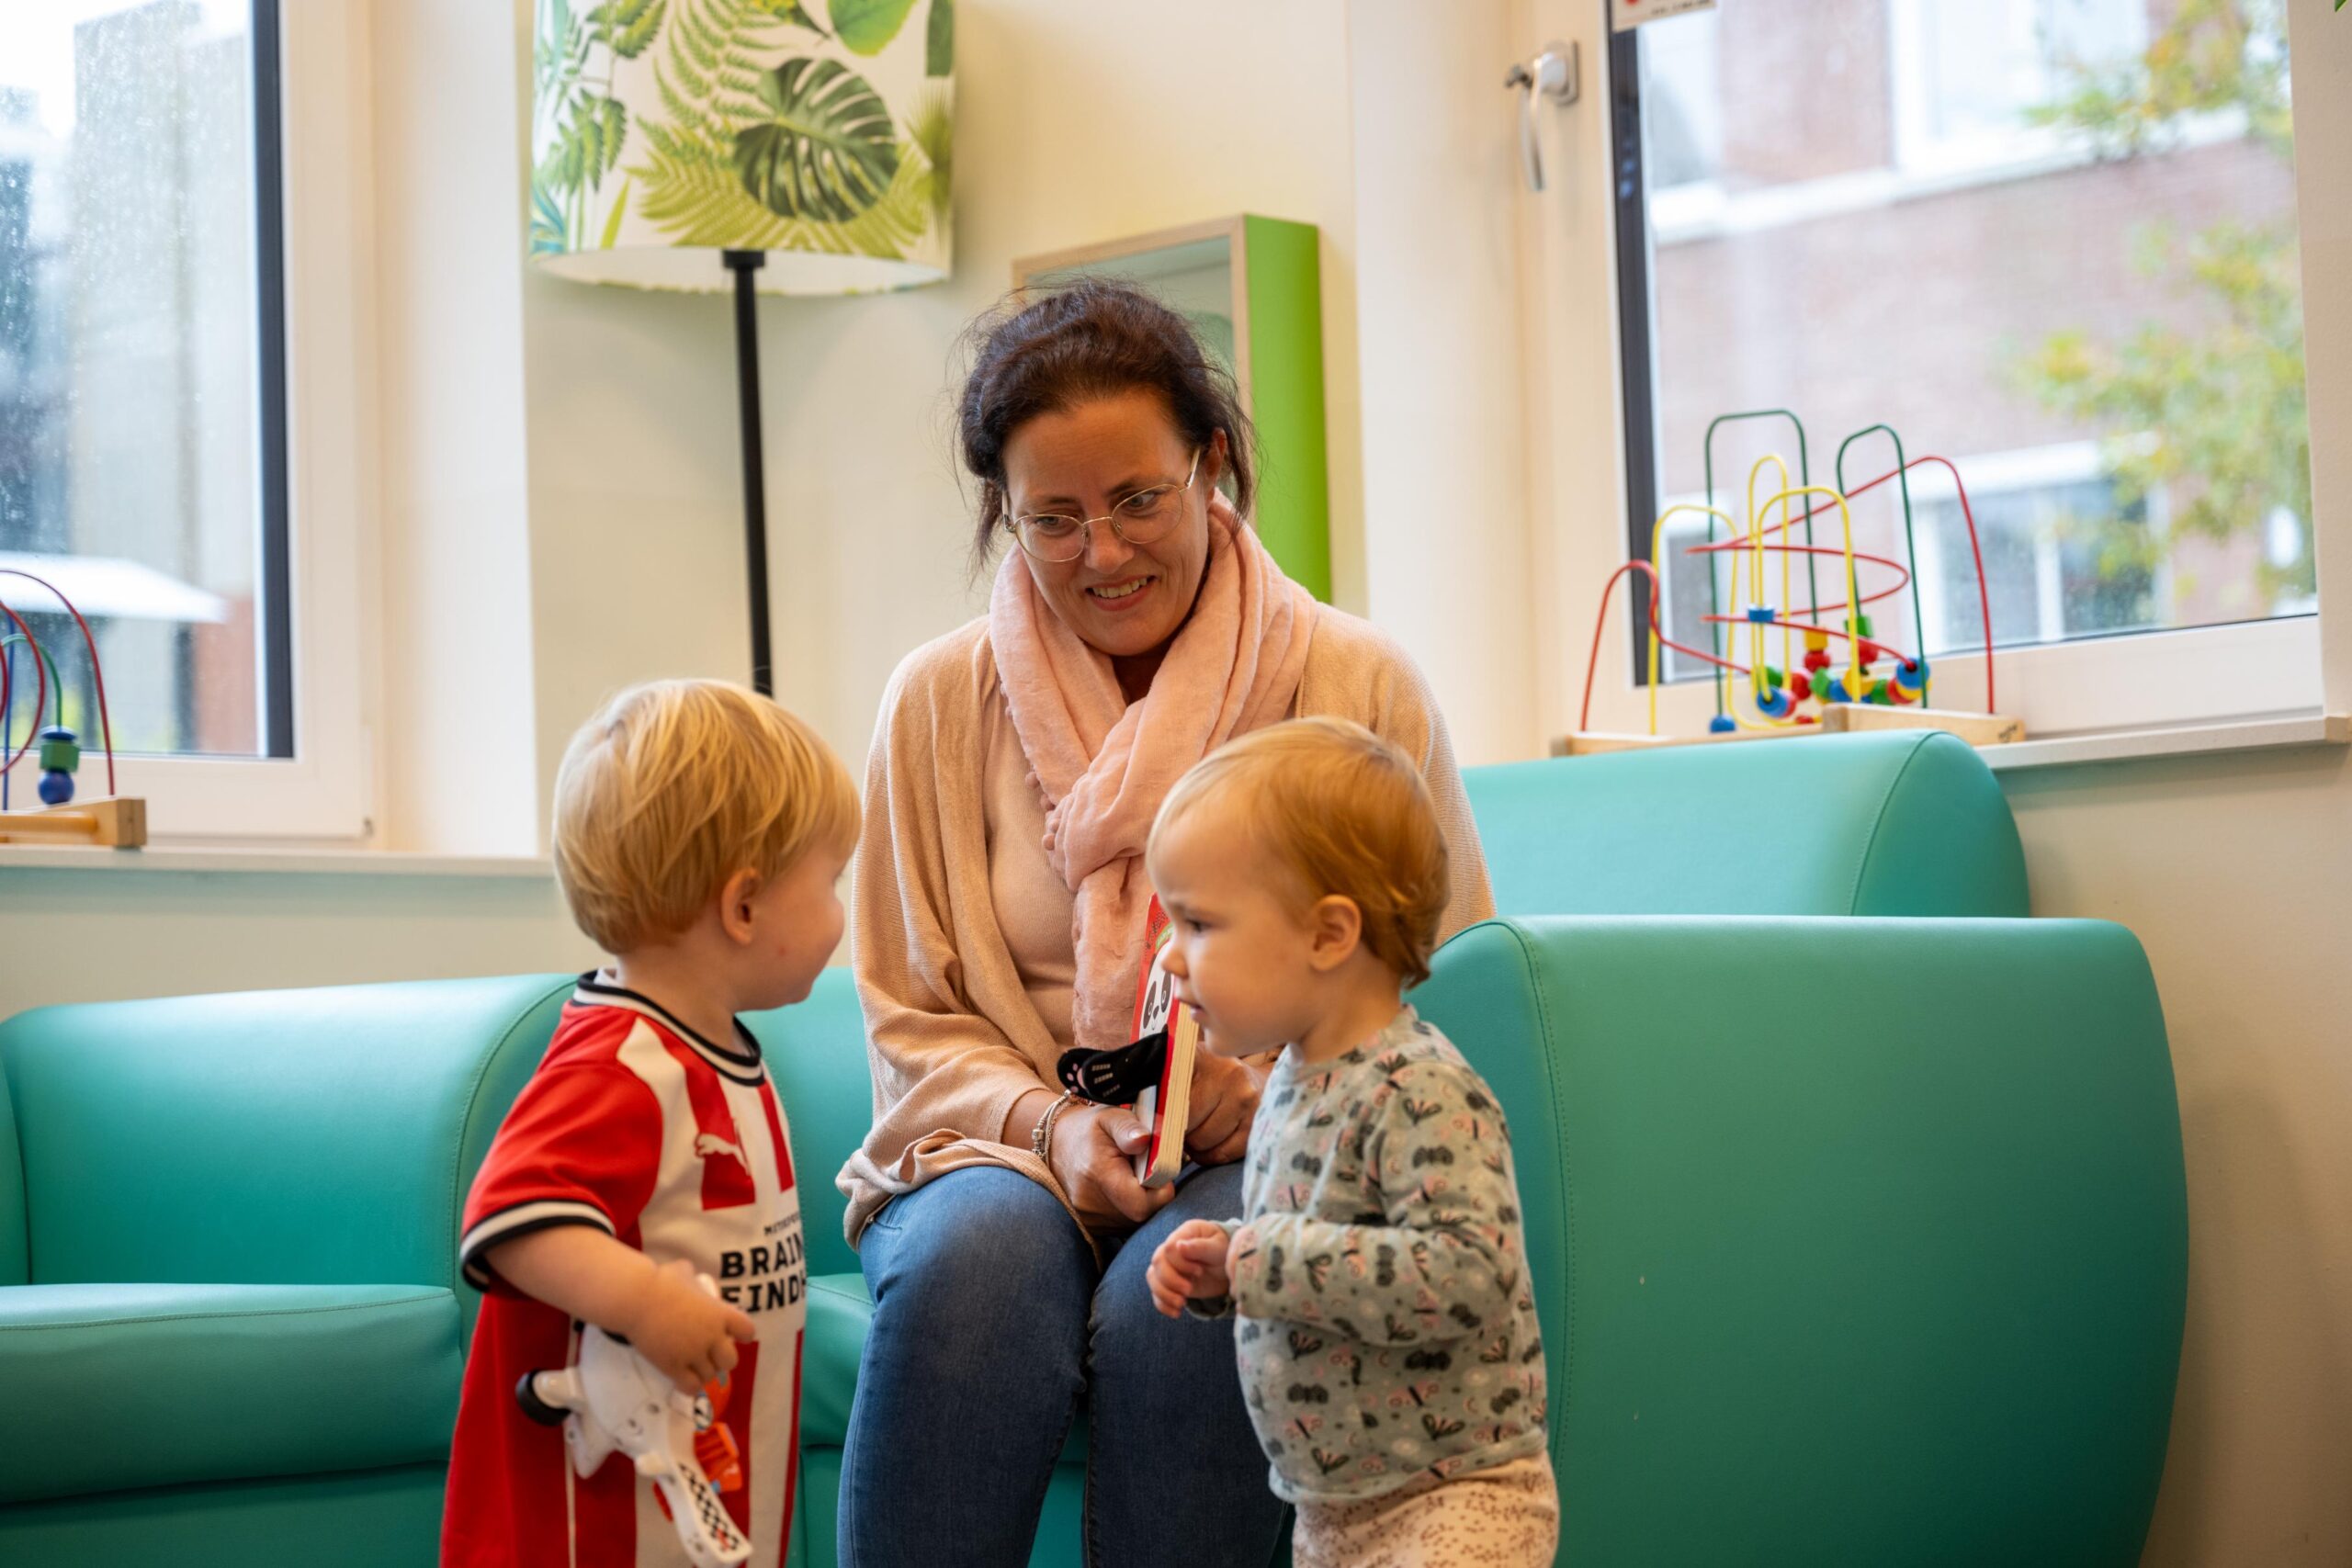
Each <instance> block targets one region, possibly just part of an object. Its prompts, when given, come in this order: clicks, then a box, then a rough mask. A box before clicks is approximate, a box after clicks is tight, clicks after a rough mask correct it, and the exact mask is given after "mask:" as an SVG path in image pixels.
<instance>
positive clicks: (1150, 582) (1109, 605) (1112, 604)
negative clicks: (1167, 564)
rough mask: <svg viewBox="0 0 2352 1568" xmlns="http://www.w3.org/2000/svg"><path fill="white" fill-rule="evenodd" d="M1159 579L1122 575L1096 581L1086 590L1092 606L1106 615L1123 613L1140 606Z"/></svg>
mask: <svg viewBox="0 0 2352 1568" xmlns="http://www.w3.org/2000/svg"><path fill="white" fill-rule="evenodd" d="M1158 582H1159V578H1157V577H1155V576H1151V575H1148V574H1147V575H1144V576H1141V577H1122V578H1118V579H1116V580H1114V581H1110V582H1098V583H1096V584H1094V585H1093V586H1092V587H1091V588H1089V589H1088V590H1087V591H1086V596H1087V598H1089V599H1090V600H1091V601H1093V604H1094V607H1095V608H1096V609H1098V610H1100V611H1102V612H1103V614H1104V615H1127V614H1129V613H1131V612H1133V611H1135V610H1136V609H1139V608H1140V607H1142V605H1143V604H1145V602H1146V601H1147V600H1148V599H1149V597H1150V592H1149V591H1150V590H1151V589H1152V588H1153V587H1154V586H1155V585H1157V584H1158Z"/></svg>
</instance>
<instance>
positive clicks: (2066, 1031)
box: [1413, 917, 2188, 1568]
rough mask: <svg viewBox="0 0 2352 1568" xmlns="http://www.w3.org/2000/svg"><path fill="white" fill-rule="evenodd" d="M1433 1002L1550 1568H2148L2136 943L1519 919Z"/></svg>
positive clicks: (2173, 1187) (2174, 1270)
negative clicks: (1554, 1491) (1496, 1187)
mask: <svg viewBox="0 0 2352 1568" xmlns="http://www.w3.org/2000/svg"><path fill="white" fill-rule="evenodd" d="M1841 957H1843V958H1845V959H1847V960H1849V961H1850V962H1848V963H1843V964H1841V963H1840V962H1839V960H1840V958H1841ZM1791 976H1798V977H1799V978H1797V979H1795V980H1792V978H1791ZM1413 1000H1414V1002H1415V1004H1416V1005H1417V1006H1418V1007H1419V1008H1420V1010H1421V1011H1422V1015H1423V1016H1424V1017H1425V1018H1427V1019H1428V1020H1429V1021H1431V1022H1432V1023H1434V1024H1436V1025H1437V1026H1438V1027H1439V1028H1441V1029H1442V1030H1444V1031H1445V1032H1446V1033H1447V1034H1448V1035H1449V1036H1451V1037H1452V1038H1453V1041H1454V1043H1456V1044H1457V1045H1459V1046H1460V1047H1461V1049H1462V1051H1463V1053H1464V1055H1465V1056H1467V1057H1468V1058H1469V1060H1470V1061H1471V1063H1472V1064H1473V1065H1474V1066H1476V1067H1477V1068H1478V1069H1479V1071H1480V1072H1481V1073H1482V1074H1484V1075H1485V1076H1486V1077H1487V1079H1488V1080H1489V1082H1490V1083H1491V1084H1492V1085H1493V1087H1494V1089H1495V1090H1496V1092H1497V1097H1498V1100H1500V1102H1501V1104H1502V1106H1503V1110H1504V1113H1505V1116H1506V1118H1507V1119H1508V1122H1509V1125H1510V1132H1511V1139H1512V1150H1513V1156H1514V1160H1515V1164H1516V1168H1517V1174H1518V1179H1519V1186H1520V1192H1521V1200H1522V1203H1523V1207H1524V1213H1525V1215H1526V1234H1527V1249H1528V1261H1529V1267H1530V1269H1531V1275H1532V1280H1533V1281H1534V1285H1535V1292H1536V1304H1537V1309H1538V1314H1539V1316H1540V1318H1541V1320H1542V1325H1543V1332H1544V1346H1545V1349H1546V1353H1547V1365H1546V1372H1547V1374H1548V1377H1549V1382H1550V1391H1551V1410H1550V1415H1551V1423H1552V1442H1553V1454H1554V1458H1555V1465H1556V1468H1557V1471H1558V1473H1559V1477H1560V1487H1561V1494H1562V1500H1563V1531H1564V1533H1563V1545H1562V1553H1561V1559H1560V1560H1561V1561H1562V1562H1718V1561H1724V1560H1726V1559H1727V1558H1732V1557H1736V1558H1737V1559H1738V1560H1740V1561H1743V1562H1808V1563H1865V1562H1919V1561H1925V1560H1933V1561H1936V1562H2066V1563H2076V1564H2111V1565H2113V1568H2127V1565H2129V1564H2132V1563H2136V1562H2138V1560H2139V1555H2140V1551H2141V1547H2142V1545H2143V1540H2144V1536H2145V1532H2146V1529H2147V1526H2148V1521H2149V1518H2150V1517H2151V1515H2152V1512H2153V1510H2154V1502H2155V1493H2156V1486H2157V1482H2158V1480H2159V1477H2160V1476H2161V1474H2162V1472H2163V1468H2164V1457H2165V1439H2166V1434H2167V1431H2168V1428H2169V1422H2170V1416H2171V1410H2172V1399H2173V1389H2174V1380H2175V1376H2176V1373H2177V1367H2178V1360H2179V1353H2180V1343H2181V1340H2180V1336H2181V1327H2182V1323H2183V1317H2184V1313H2185V1308H2186V1303H2187V1283H2188V1208H2187V1190H2186V1185H2185V1182H2184V1179H2183V1168H2182V1157H2181V1140H2180V1123H2179V1115H2178V1107H2177V1100H2176V1099H2175V1094H2174V1089H2173V1080H2172V1069H2171V1060H2170V1056H2169V1055H2168V1052H2167V1050H2166V1046H2165V1029H2164V1021H2163V1016H2162V1014H2161V1012H2160V1010H2159V1009H2158V1006H2157V1000H2156V992H2155V986H2154V980H2153V978H2152V977H2151V976H2150V974H2149V972H2148V966H2147V961H2146V959H2145V957H2144V955H2143V953H2142V952H2141V950H2140V947H2139V944H2138V943H2137V942H2134V941H2133V939H2132V937H2131V933H2130V932H2128V931H2124V930H2122V929H2121V928H2120V927H2117V926H2112V925H2108V924H2105V923H2102V922H2096V921H2083V920H2013V919H1990V920H1983V919H1978V920H1957V919H1854V920H1826V919H1705V918H1667V919H1643V918H1623V917H1616V918H1609V919H1528V920H1498V921H1488V922H1486V923H1484V924H1481V925H1477V926H1474V927H1472V928H1471V929H1469V930H1468V931H1464V932H1463V933H1462V934H1461V935H1459V936H1457V937H1455V938H1454V940H1453V942H1450V943H1448V944H1447V945H1446V947H1445V948H1444V949H1443V950H1442V952H1441V953H1439V954H1438V956H1437V962H1436V965H1435V973H1434V974H1433V976H1432V977H1431V978H1430V980H1429V982H1428V983H1427V984H1425V985H1423V986H1422V987H1419V989H1418V990H1417V991H1416V992H1415V994H1414V997H1413ZM1734 1543H1736V1545H1735V1544H1734Z"/></svg>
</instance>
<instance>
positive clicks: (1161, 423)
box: [1004, 391, 1225, 659]
mask: <svg viewBox="0 0 2352 1568" xmlns="http://www.w3.org/2000/svg"><path fill="white" fill-rule="evenodd" d="M1200 459H1201V464H1200V470H1199V472H1198V473H1197V474H1195V475H1194V476H1193V485H1192V488H1191V489H1190V490H1188V491H1183V492H1182V494H1180V495H1177V496H1174V497H1173V498H1171V499H1172V503H1173V504H1174V505H1175V506H1176V507H1177V509H1178V514H1177V519H1176V524H1175V525H1174V526H1173V527H1171V528H1170V529H1169V530H1168V532H1167V533H1165V534H1162V535H1161V536H1159V538H1157V539H1154V540H1152V541H1151V542H1150V543H1149V544H1148V545H1131V544H1128V543H1127V542H1126V541H1125V540H1124V539H1122V538H1120V537H1119V536H1118V534H1117V533H1116V532H1115V531H1114V529H1113V528H1112V526H1111V525H1110V524H1108V523H1095V524H1092V525H1090V526H1089V527H1088V528H1087V530H1086V547H1085V549H1084V551H1083V552H1082V553H1080V556H1079V557H1078V558H1077V559H1075V560H1067V561H1041V560H1039V559H1037V558H1035V556H1032V555H1028V554H1026V553H1024V554H1023V556H1022V559H1023V562H1024V563H1025V564H1026V565H1027V566H1028V568H1029V575H1030V578H1031V579H1032V581H1035V583H1036V584H1037V592H1040V593H1042V594H1044V595H1045V598H1046V604H1050V605H1052V606H1053V610H1054V614H1056V615H1059V616H1060V617H1061V618H1062V622H1063V624H1064V625H1066V626H1069V628H1070V629H1071V630H1072V631H1074V632H1076V633H1077V634H1078V635H1079V636H1080V637H1083V638H1085V639H1086V641H1087V642H1088V643H1090V644H1091V645H1092V646H1093V647H1095V648H1097V649H1101V650H1102V651H1103V652H1104V653H1106V654H1109V655H1110V656H1111V657H1112V658H1114V659H1123V658H1134V657H1136V656H1137V655H1139V654H1145V653H1149V652H1151V651H1152V650H1153V649H1157V648H1159V647H1160V646H1161V645H1163V644H1164V643H1166V642H1167V641H1168V639H1169V638H1170V637H1174V636H1175V635H1176V628H1177V627H1179V626H1182V625H1183V624H1184V617H1185V616H1186V615H1190V614H1191V613H1192V609H1193V595H1194V594H1196V593H1197V592H1199V591H1200V586H1201V574H1202V573H1203V572H1204V570H1207V566H1208V558H1209V497H1210V495H1212V494H1213V493H1214V492H1215V491H1216V482H1217V479H1219V478H1220V477H1221V476H1222V475H1223V473H1224V470H1225V437H1224V435H1223V434H1219V435H1217V436H1216V439H1215V441H1214V442H1213V443H1212V444H1211V445H1210V446H1208V447H1207V448H1206V449H1205V450H1204V451H1203V452H1202V453H1201V455H1200ZM1192 466H1193V448H1191V447H1189V446H1186V445H1185V444H1184V439H1183V437H1182V435H1181V434H1178V432H1177V429H1176V425H1175V422H1174V421H1172V420H1170V418H1169V417H1168V407H1167V404H1166V403H1165V402H1164V401H1163V400H1161V399H1160V398H1159V397H1158V396H1157V395H1155V394H1153V393H1150V392H1146V391H1135V392H1120V393H1116V394H1114V395H1112V396H1109V397H1103V398H1097V399H1094V400H1091V401H1089V402H1083V403H1080V404H1078V405H1076V406H1075V407H1072V408H1069V409H1067V410H1065V411H1063V412H1058V413H1042V414H1039V415H1037V416H1036V417H1035V418H1034V419H1032V420H1030V421H1028V422H1027V423H1024V424H1023V425H1022V426H1021V427H1020V428H1019V429H1017V430H1015V431H1014V432H1013V433H1012V437H1011V438H1010V439H1009V440H1007V441H1006V442H1005V444H1004V488H1005V498H1006V502H1007V504H1008V505H1009V506H1010V507H1011V508H1012V515H1013V516H1015V517H1025V516H1032V515H1035V514H1037V513H1060V514H1061V515H1064V516H1069V517H1098V518H1099V517H1103V516H1104V515H1106V514H1108V513H1110V511H1111V510H1112V508H1114V507H1115V506H1117V505H1118V504H1119V502H1121V501H1123V500H1125V498H1127V497H1128V496H1131V495H1133V494H1135V493H1136V491H1141V490H1148V489H1150V488H1151V487H1153V486H1154V485H1166V484H1182V483H1183V482H1184V476H1185V474H1186V473H1187V472H1188V471H1190V470H1191V469H1192ZM1015 548H1018V546H1017V545H1016V546H1015Z"/></svg>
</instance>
